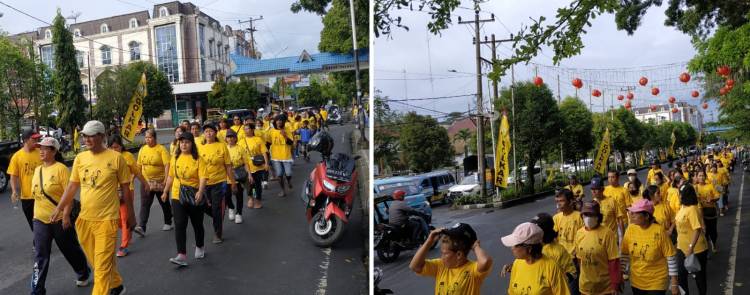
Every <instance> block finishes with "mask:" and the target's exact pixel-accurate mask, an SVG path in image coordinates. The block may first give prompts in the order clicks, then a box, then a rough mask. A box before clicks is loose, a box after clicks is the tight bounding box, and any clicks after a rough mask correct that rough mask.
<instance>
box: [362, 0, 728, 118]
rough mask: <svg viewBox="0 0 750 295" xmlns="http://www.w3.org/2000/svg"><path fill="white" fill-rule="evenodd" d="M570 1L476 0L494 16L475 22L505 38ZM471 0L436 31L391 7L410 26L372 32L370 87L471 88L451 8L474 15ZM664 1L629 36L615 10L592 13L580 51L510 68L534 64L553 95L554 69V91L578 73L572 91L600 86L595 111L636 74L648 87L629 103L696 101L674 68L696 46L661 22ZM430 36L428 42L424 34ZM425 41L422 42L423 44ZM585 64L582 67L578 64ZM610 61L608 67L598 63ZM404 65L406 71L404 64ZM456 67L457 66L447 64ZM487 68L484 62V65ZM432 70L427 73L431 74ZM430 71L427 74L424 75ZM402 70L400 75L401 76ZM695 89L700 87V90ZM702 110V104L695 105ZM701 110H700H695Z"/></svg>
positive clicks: (396, 93)
mask: <svg viewBox="0 0 750 295" xmlns="http://www.w3.org/2000/svg"><path fill="white" fill-rule="evenodd" d="M568 4H569V1H561V0H554V1H551V0H527V1H489V3H483V4H481V10H482V13H480V16H481V17H482V18H490V14H491V13H494V14H495V18H496V21H495V22H491V23H485V24H484V25H483V26H482V30H481V36H482V37H481V38H484V36H488V37H489V36H490V34H492V33H494V34H495V35H496V38H497V39H505V38H508V37H509V35H510V32H513V33H516V32H517V31H518V30H519V29H520V28H521V26H522V25H529V24H531V21H530V19H529V18H534V19H537V18H538V17H539V16H541V15H544V16H545V17H547V19H548V20H553V19H554V15H555V10H556V9H557V8H559V7H564V6H567V5H568ZM472 7H473V4H472V2H471V1H466V0H464V1H462V4H461V8H459V9H457V10H456V11H455V12H454V14H453V18H452V19H453V23H454V24H453V25H452V26H451V27H450V28H448V29H446V30H444V31H443V32H442V34H441V35H439V36H435V35H431V34H429V33H428V32H427V29H426V24H427V22H428V21H429V20H430V17H429V15H428V14H427V13H424V12H418V11H414V12H412V11H408V10H405V11H401V12H396V14H397V15H400V16H402V17H403V21H402V23H403V24H404V25H407V26H409V28H410V30H409V31H405V30H403V29H400V28H395V27H394V30H393V31H394V33H393V34H392V39H387V38H383V37H381V38H379V39H376V40H375V52H374V55H375V58H374V60H375V63H376V67H375V76H376V80H375V83H374V84H375V87H376V88H377V89H379V90H381V91H382V94H383V95H385V96H389V97H390V98H391V99H404V98H408V99H415V98H427V97H442V96H453V95H462V94H473V93H476V74H475V73H476V60H475V58H474V56H475V55H474V47H473V44H472V38H473V36H474V35H473V34H474V33H473V32H474V31H473V25H471V26H469V25H459V24H457V23H458V20H457V16H462V18H463V20H464V21H466V20H473V18H474V12H473V8H472ZM664 10H665V7H655V8H652V9H650V10H649V11H648V13H647V14H646V16H645V18H644V19H643V20H642V25H641V26H640V27H639V29H638V30H637V31H636V32H635V34H634V35H632V36H628V35H627V33H626V32H624V31H618V30H617V28H616V25H615V22H614V15H603V16H600V17H597V18H596V19H595V20H593V21H592V25H593V26H592V27H591V28H587V29H586V30H587V31H588V34H586V35H585V36H584V37H583V42H584V46H585V48H584V49H583V50H582V51H581V53H580V55H578V56H576V57H573V58H570V59H566V60H563V61H562V63H561V65H560V67H559V68H558V67H550V66H551V65H552V60H551V56H552V55H553V53H552V51H551V50H549V49H546V50H544V53H543V54H542V55H539V56H538V57H536V58H534V60H533V61H534V62H536V63H537V64H538V65H537V66H535V65H529V66H519V67H517V68H516V73H515V74H516V75H515V76H516V80H517V81H518V80H531V79H532V78H533V77H534V72H535V71H536V72H537V73H538V75H539V76H540V77H542V78H543V79H544V81H545V82H546V83H548V85H549V86H550V88H552V90H553V92H555V95H557V76H558V75H559V76H560V93H561V94H562V97H563V98H564V97H565V96H566V95H575V88H574V87H573V86H572V85H571V80H572V79H573V78H576V77H579V78H581V79H582V80H583V82H584V88H582V89H581V90H580V91H579V97H580V98H581V99H582V100H583V101H584V102H586V103H587V104H588V102H589V95H588V94H589V90H588V87H589V85H591V86H592V87H593V88H598V89H600V90H601V91H602V92H603V93H604V95H603V96H602V97H603V98H605V99H604V105H603V102H602V98H599V99H597V98H594V99H593V101H592V104H593V105H594V111H601V109H602V107H603V106H605V107H607V108H609V106H610V105H611V101H612V97H614V98H615V99H614V105H615V106H619V105H621V104H623V103H624V101H623V102H618V101H617V99H616V97H617V95H618V94H625V93H626V91H621V90H620V89H621V88H622V87H626V86H631V85H632V86H636V85H637V82H638V79H639V78H640V77H641V76H646V77H648V78H649V80H650V82H649V85H647V87H640V86H638V87H636V88H635V91H634V93H635V99H634V100H633V105H634V106H635V107H640V106H648V105H650V104H665V103H667V100H668V97H669V96H675V97H676V98H677V100H678V101H686V102H688V103H690V104H694V105H700V103H701V101H700V98H702V96H701V97H699V98H697V99H695V98H692V97H690V95H689V94H690V91H692V90H699V91H701V88H700V85H699V84H698V83H695V80H692V81H690V82H689V83H688V84H684V83H681V82H680V81H679V80H678V76H679V75H680V73H681V72H683V71H686V68H685V63H686V62H687V61H689V60H690V58H691V57H692V56H693V55H694V54H695V50H694V49H693V47H692V45H691V43H690V38H689V37H688V36H687V35H685V34H683V33H681V32H679V31H677V30H676V29H674V28H673V27H666V26H664V25H663V24H664V20H665V18H666V17H665V15H664ZM428 40H429V42H428ZM428 44H429V50H428ZM504 46H505V47H500V49H499V55H500V56H501V57H502V56H508V55H509V54H510V53H511V51H510V50H509V48H510V44H508V45H504ZM490 54H491V52H490V49H489V47H486V46H483V47H482V56H483V57H485V58H489V57H490ZM585 69H589V70H585ZM604 69H611V70H604ZM404 70H405V71H406V74H404V73H403V71H404ZM451 70H455V71H456V72H449V71H451ZM486 70H487V68H485V69H484V71H486ZM430 73H432V75H430ZM509 75H510V73H509V74H508V77H503V79H502V82H501V84H502V85H508V84H509V83H510V76H509ZM430 77H432V81H431V80H430ZM404 78H406V80H404ZM651 86H656V87H658V88H659V89H660V92H661V93H660V94H659V96H653V95H651ZM483 92H484V93H485V95H487V93H488V92H489V91H488V88H487V81H486V80H485V81H484V82H483ZM701 92H702V91H701ZM475 102H476V98H474V97H458V98H448V99H439V100H421V101H408V103H409V104H412V105H416V106H420V107H423V108H428V109H432V110H438V111H441V112H451V111H461V112H464V111H466V110H467V108H468V107H469V105H471V107H472V108H474V105H475V104H476V103H475ZM392 107H394V108H397V109H400V110H415V111H418V112H419V113H421V114H430V115H434V116H443V115H442V114H441V113H436V112H430V111H426V110H424V109H418V108H413V107H409V106H405V105H403V104H398V103H392ZM713 109H714V108H713V106H712V107H711V108H709V110H707V111H704V118H705V120H706V121H710V120H711V115H710V111H711V110H713ZM701 110H702V109H701ZM702 111H703V110H702Z"/></svg>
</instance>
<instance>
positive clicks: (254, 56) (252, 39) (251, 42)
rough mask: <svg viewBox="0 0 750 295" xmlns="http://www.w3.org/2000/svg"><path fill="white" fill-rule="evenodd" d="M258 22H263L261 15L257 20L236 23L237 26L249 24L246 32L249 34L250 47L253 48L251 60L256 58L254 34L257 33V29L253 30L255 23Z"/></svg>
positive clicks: (250, 19) (251, 19)
mask: <svg viewBox="0 0 750 295" xmlns="http://www.w3.org/2000/svg"><path fill="white" fill-rule="evenodd" d="M259 20H263V16H262V15H261V16H260V17H258V18H253V17H251V18H249V19H247V20H245V21H242V20H240V21H237V23H239V24H244V23H250V27H249V28H247V31H248V32H250V46H252V47H253V52H252V57H253V58H258V52H257V51H256V50H255V34H254V33H255V32H256V31H258V29H256V28H255V22H256V21H259Z"/></svg>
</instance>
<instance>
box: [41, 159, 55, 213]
mask: <svg viewBox="0 0 750 295" xmlns="http://www.w3.org/2000/svg"><path fill="white" fill-rule="evenodd" d="M42 169H44V167H42V166H39V189H40V190H42V194H43V195H44V196H45V197H47V200H49V201H50V202H52V204H54V205H55V206H57V202H56V201H55V199H53V198H52V197H50V195H48V194H47V192H45V191H44V178H43V177H42Z"/></svg>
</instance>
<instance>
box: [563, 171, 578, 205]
mask: <svg viewBox="0 0 750 295" xmlns="http://www.w3.org/2000/svg"><path fill="white" fill-rule="evenodd" d="M564 189H567V190H569V191H571V192H572V193H573V197H574V201H573V209H575V210H579V209H581V205H582V204H583V186H582V185H581V184H580V183H578V177H576V176H575V174H571V175H570V176H568V185H566V186H565V187H564Z"/></svg>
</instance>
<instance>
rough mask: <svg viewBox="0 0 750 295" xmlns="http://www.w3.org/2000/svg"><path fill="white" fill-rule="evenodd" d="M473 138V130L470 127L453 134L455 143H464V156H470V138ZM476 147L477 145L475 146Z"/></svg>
mask: <svg viewBox="0 0 750 295" xmlns="http://www.w3.org/2000/svg"><path fill="white" fill-rule="evenodd" d="M471 138H472V134H471V131H469V129H466V128H464V129H461V130H458V132H456V135H453V143H454V144H455V143H456V141H459V140H460V141H461V142H463V143H464V158H466V157H468V156H469V139H471ZM476 145H477V143H476V139H475V140H474V146H476ZM474 149H476V147H475V148H474Z"/></svg>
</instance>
